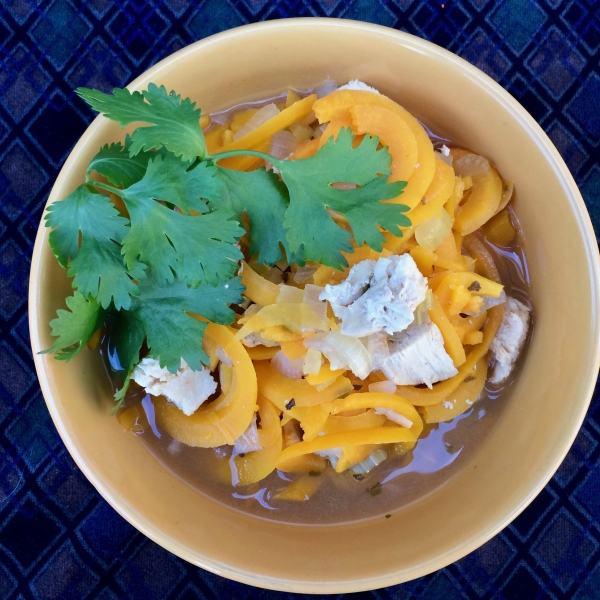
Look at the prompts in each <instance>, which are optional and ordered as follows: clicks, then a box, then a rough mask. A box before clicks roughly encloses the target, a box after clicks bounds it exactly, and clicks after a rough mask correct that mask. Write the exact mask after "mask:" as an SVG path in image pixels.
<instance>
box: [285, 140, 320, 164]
mask: <svg viewBox="0 0 600 600" xmlns="http://www.w3.org/2000/svg"><path fill="white" fill-rule="evenodd" d="M319 141H320V138H316V139H314V140H310V142H308V144H304V146H301V147H300V148H298V150H296V152H294V154H293V155H292V156H291V157H290V158H289V160H301V159H303V158H310V157H311V156H314V155H315V154H316V153H317V151H318V150H319V148H320V146H319Z"/></svg>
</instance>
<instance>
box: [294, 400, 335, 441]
mask: <svg viewBox="0 0 600 600" xmlns="http://www.w3.org/2000/svg"><path fill="white" fill-rule="evenodd" d="M331 404H332V403H331V402H325V403H323V404H317V405H316V406H307V407H306V408H299V409H298V411H299V412H300V415H301V416H300V417H299V418H298V420H299V421H300V427H302V431H304V435H303V436H302V439H303V440H304V441H305V442H310V441H311V440H314V439H315V438H316V437H317V436H318V435H319V433H321V431H322V430H323V427H324V426H325V423H326V422H327V419H328V418H329V414H330V413H331Z"/></svg>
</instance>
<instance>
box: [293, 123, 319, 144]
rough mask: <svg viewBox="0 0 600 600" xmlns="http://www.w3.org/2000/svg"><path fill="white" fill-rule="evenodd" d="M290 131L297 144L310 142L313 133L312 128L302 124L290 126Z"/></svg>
mask: <svg viewBox="0 0 600 600" xmlns="http://www.w3.org/2000/svg"><path fill="white" fill-rule="evenodd" d="M290 131H291V132H292V135H293V136H294V137H295V138H296V139H297V140H298V141H299V142H305V141H306V140H310V139H311V138H312V136H313V135H314V133H315V132H314V131H313V128H312V127H309V126H308V125H304V123H292V124H291V125H290Z"/></svg>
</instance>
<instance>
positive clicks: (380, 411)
mask: <svg viewBox="0 0 600 600" xmlns="http://www.w3.org/2000/svg"><path fill="white" fill-rule="evenodd" d="M375 414H377V415H385V416H386V417H387V419H388V420H390V421H392V422H393V423H396V424H397V425H400V426H401V427H406V428H407V429H410V428H411V427H412V426H413V422H412V421H411V420H410V419H407V418H406V417H405V416H404V415H401V414H400V413H399V412H396V411H395V410H393V409H391V408H376V409H375Z"/></svg>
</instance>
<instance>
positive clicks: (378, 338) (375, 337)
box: [367, 331, 390, 371]
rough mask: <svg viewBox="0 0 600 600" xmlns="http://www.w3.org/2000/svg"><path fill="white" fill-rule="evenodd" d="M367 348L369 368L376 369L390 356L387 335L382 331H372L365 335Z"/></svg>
mask: <svg viewBox="0 0 600 600" xmlns="http://www.w3.org/2000/svg"><path fill="white" fill-rule="evenodd" d="M367 350H368V351H369V355H370V356H371V368H372V369H373V371H378V370H379V369H381V367H382V366H383V363H384V362H385V360H386V359H387V358H389V356H390V347H389V343H388V337H387V335H386V333H385V332H384V331H380V332H377V333H372V334H371V335H369V336H368V337H367Z"/></svg>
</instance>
